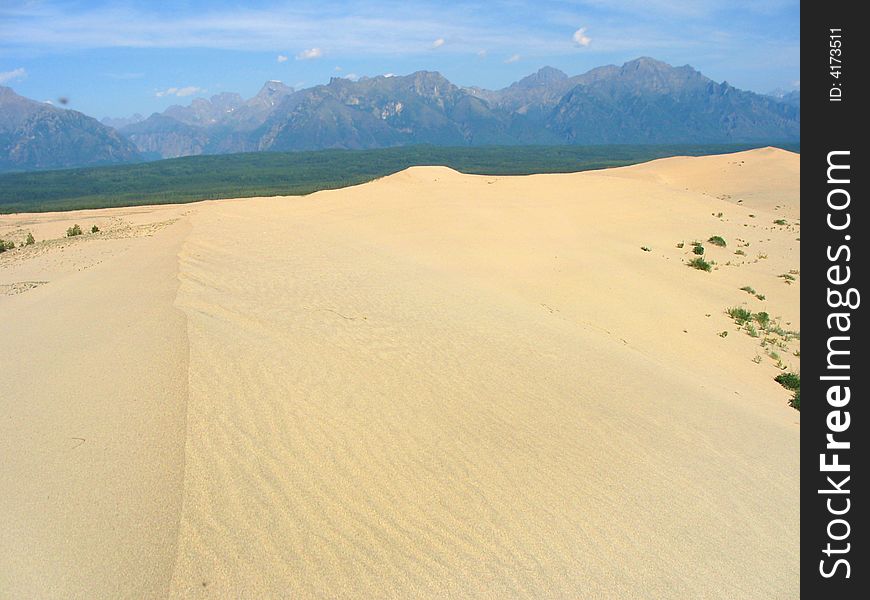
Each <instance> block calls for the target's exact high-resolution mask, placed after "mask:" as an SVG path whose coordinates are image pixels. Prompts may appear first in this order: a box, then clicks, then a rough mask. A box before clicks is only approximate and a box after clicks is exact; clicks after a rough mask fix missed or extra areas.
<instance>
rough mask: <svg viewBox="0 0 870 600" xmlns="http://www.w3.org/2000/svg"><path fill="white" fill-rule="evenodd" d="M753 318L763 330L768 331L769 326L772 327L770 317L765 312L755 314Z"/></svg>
mask: <svg viewBox="0 0 870 600" xmlns="http://www.w3.org/2000/svg"><path fill="white" fill-rule="evenodd" d="M753 317H754V318H755V321H756V322H757V323H758V325H759V326H760V327H761V328H762V329H767V326H768V325H770V315H769V314H767V313H766V312H764V311H762V312H757V313H755V314H754V315H753Z"/></svg>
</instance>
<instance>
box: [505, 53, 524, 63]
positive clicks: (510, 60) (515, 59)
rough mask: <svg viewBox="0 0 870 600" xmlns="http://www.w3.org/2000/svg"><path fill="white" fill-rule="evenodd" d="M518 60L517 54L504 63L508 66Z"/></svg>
mask: <svg viewBox="0 0 870 600" xmlns="http://www.w3.org/2000/svg"><path fill="white" fill-rule="evenodd" d="M520 58H521V56H520V55H519V54H513V55H511V56H510V57H508V58H506V59H505V61H504V62H505V64H507V65H509V64H511V63H515V62H518V61H519V60H520Z"/></svg>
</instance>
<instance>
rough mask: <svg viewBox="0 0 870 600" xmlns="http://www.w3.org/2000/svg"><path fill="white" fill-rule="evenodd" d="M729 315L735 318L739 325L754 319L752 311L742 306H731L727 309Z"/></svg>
mask: <svg viewBox="0 0 870 600" xmlns="http://www.w3.org/2000/svg"><path fill="white" fill-rule="evenodd" d="M725 312H727V313H728V316H729V317H731V318H732V319H734V322H735V323H737V324H738V325H743V324H744V323H746V322H747V321H750V320H751V319H752V311H751V310H747V309H745V308H743V307H742V306H738V307H734V308H729V309H728V310H727V311H725Z"/></svg>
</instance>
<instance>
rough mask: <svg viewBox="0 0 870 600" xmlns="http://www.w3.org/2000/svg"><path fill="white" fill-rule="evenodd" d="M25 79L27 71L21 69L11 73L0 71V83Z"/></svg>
mask: <svg viewBox="0 0 870 600" xmlns="http://www.w3.org/2000/svg"><path fill="white" fill-rule="evenodd" d="M24 77H27V71H26V70H25V69H23V68H21V67H19V68H17V69H13V70H11V71H0V83H6V82H7V81H12V80H14V79H22V78H24Z"/></svg>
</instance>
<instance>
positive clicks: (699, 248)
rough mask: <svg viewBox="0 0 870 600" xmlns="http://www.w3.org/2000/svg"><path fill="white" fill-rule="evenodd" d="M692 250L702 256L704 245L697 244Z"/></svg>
mask: <svg viewBox="0 0 870 600" xmlns="http://www.w3.org/2000/svg"><path fill="white" fill-rule="evenodd" d="M692 252H694V253H695V254H697V255H699V256H700V255H701V254H704V246H702V245H701V244H698V245H697V246H695V247H693V248H692Z"/></svg>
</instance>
